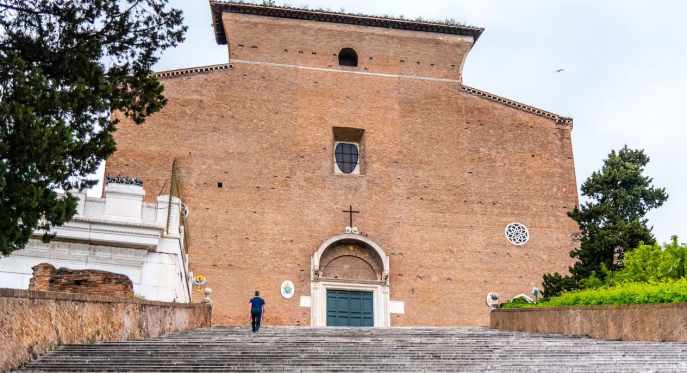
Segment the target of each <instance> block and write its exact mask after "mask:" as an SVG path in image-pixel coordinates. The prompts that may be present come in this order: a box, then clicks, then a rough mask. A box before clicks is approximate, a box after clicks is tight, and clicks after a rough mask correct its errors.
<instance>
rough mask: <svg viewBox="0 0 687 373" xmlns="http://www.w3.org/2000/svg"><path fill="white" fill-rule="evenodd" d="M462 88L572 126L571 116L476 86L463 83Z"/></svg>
mask: <svg viewBox="0 0 687 373" xmlns="http://www.w3.org/2000/svg"><path fill="white" fill-rule="evenodd" d="M462 88H463V92H466V93H469V94H471V95H475V96H479V97H483V98H486V99H487V100H490V101H494V102H498V103H500V104H503V105H506V106H509V107H512V108H513V109H518V110H521V111H524V112H527V113H532V114H535V115H538V116H540V117H544V118H548V119H551V120H553V121H554V122H556V124H558V125H565V126H570V127H571V128H572V126H573V119H572V118H569V117H564V116H560V115H558V114H554V113H552V112H550V111H546V110H542V109H539V108H536V107H534V106H530V105H526V104H523V103H521V102H517V101H514V100H511V99H508V98H505V97H501V96H497V95H495V94H493V93H489V92H486V91H482V90H480V89H477V88H472V87H468V86H466V85H463V86H462Z"/></svg>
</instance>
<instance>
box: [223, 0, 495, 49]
mask: <svg viewBox="0 0 687 373" xmlns="http://www.w3.org/2000/svg"><path fill="white" fill-rule="evenodd" d="M210 9H211V10H212V24H213V27H214V29H215V39H216V40H217V43H218V44H227V38H226V34H225V31H224V23H223V22H222V13H224V12H228V13H240V14H253V15H258V16H266V17H278V18H290V19H300V20H308V21H318V22H330V23H343V24H348V25H358V26H371V27H382V28H388V29H397V30H409V31H424V32H435V33H441V34H452V35H463V36H472V37H473V39H474V41H475V42H477V39H479V37H480V35H481V34H482V32H483V31H484V29H483V28H481V27H474V26H466V25H461V24H457V23H455V22H434V21H413V20H407V19H401V18H391V17H379V16H370V15H364V14H351V13H343V12H331V11H325V10H310V9H303V8H292V7H288V6H265V5H256V4H249V3H242V2H234V1H217V0H210Z"/></svg>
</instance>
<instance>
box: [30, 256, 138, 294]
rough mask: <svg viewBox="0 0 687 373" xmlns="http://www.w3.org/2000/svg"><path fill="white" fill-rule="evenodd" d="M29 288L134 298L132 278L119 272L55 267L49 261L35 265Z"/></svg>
mask: <svg viewBox="0 0 687 373" xmlns="http://www.w3.org/2000/svg"><path fill="white" fill-rule="evenodd" d="M29 290H32V291H50V292H58V293H77V294H90V295H102V296H108V297H115V298H133V296H134V287H133V283H132V282H131V280H130V279H129V278H128V277H127V276H125V275H121V274H118V273H112V272H106V271H98V270H90V269H86V270H70V269H67V268H60V269H55V267H53V266H52V265H50V264H48V263H42V264H39V265H37V266H35V267H33V277H31V280H30V281H29Z"/></svg>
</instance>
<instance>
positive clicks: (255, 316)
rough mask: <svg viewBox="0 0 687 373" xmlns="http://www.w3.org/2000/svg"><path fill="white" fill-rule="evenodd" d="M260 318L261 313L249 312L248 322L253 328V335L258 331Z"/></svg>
mask: <svg viewBox="0 0 687 373" xmlns="http://www.w3.org/2000/svg"><path fill="white" fill-rule="evenodd" d="M261 318H262V312H251V313H250V321H251V326H252V327H253V333H257V331H258V330H260V319H261Z"/></svg>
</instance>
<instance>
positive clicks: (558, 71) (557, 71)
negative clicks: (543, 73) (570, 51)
mask: <svg viewBox="0 0 687 373" xmlns="http://www.w3.org/2000/svg"><path fill="white" fill-rule="evenodd" d="M563 71H565V69H556V70H554V71H553V72H555V73H562V72H563Z"/></svg>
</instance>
